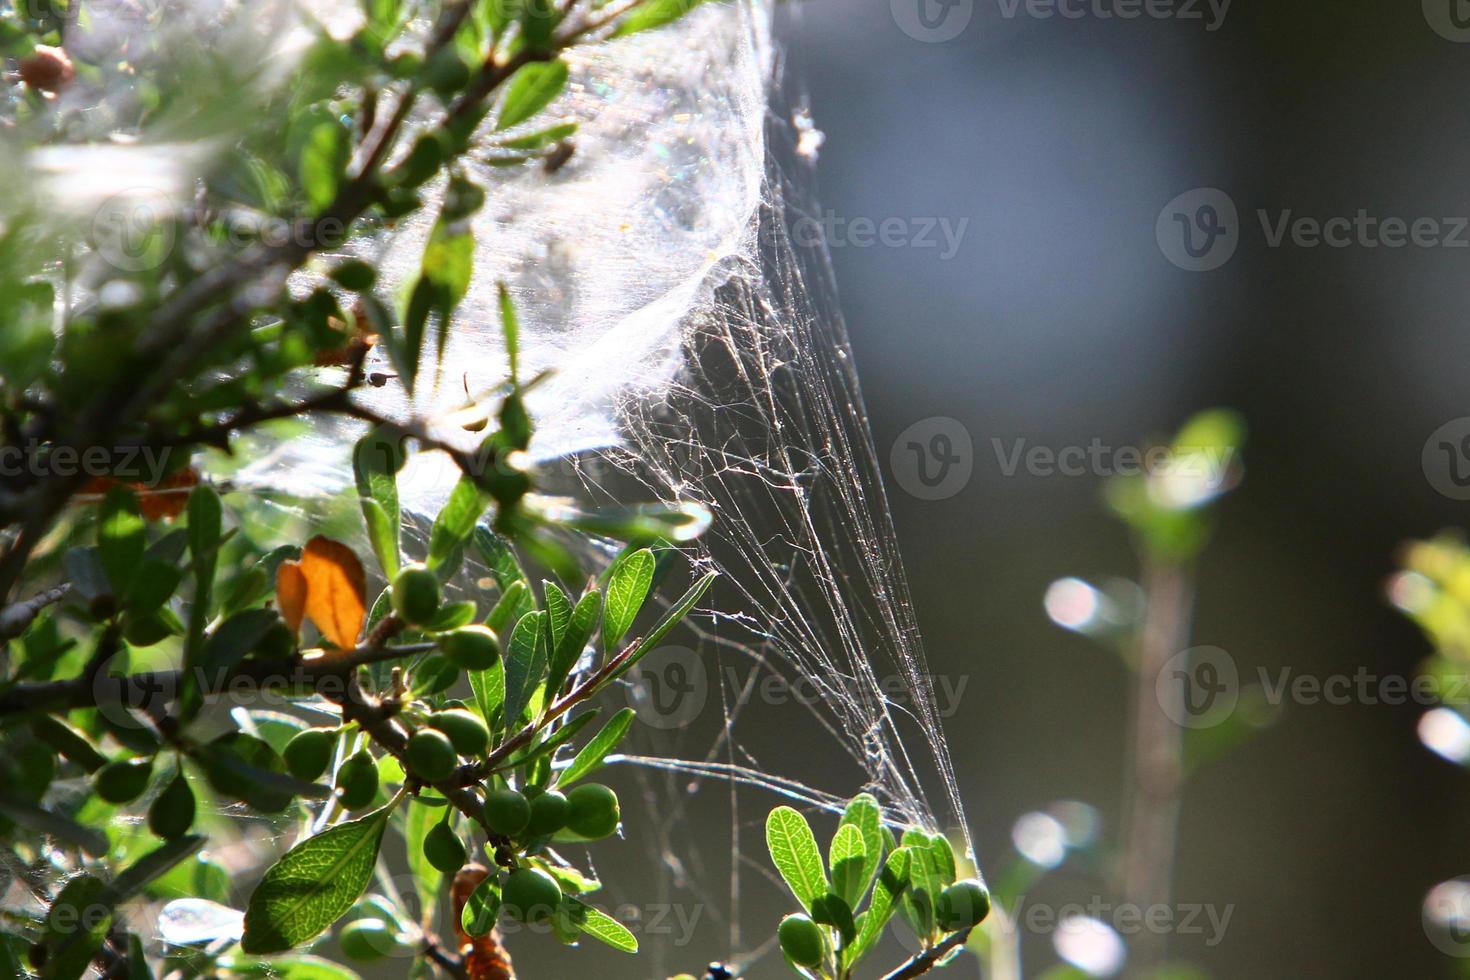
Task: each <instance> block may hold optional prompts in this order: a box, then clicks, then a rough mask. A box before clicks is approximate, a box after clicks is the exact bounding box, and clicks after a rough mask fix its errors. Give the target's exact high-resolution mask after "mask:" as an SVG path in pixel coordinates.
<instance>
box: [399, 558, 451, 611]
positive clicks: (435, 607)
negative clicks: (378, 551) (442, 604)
mask: <svg viewBox="0 0 1470 980" xmlns="http://www.w3.org/2000/svg"><path fill="white" fill-rule="evenodd" d="M439 598H440V596H439V579H438V578H436V577H435V576H434V573H433V572H431V571H429V570H428V568H426V567H425V566H423V565H407V566H405V567H404V569H403V570H402V571H400V572H399V573H398V576H397V577H396V578H395V579H393V611H394V612H396V613H397V614H398V616H399V618H400V619H402V620H403V621H404V622H406V623H408V624H409V625H410V626H422V625H424V624H425V623H428V622H431V621H432V620H433V619H434V614H435V613H437V612H438V611H439Z"/></svg>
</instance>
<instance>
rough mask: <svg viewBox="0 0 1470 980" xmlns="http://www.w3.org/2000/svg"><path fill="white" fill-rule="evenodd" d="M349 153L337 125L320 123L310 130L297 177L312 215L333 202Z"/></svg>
mask: <svg viewBox="0 0 1470 980" xmlns="http://www.w3.org/2000/svg"><path fill="white" fill-rule="evenodd" d="M350 154H351V147H349V146H348V145H347V134H346V132H345V131H344V130H343V129H342V126H341V125H339V124H338V123H336V122H320V123H317V124H316V125H315V126H313V127H312V129H311V132H310V133H309V134H308V135H307V137H306V144H305V145H304V146H303V147H302V148H301V164H300V176H301V188H302V190H304V191H305V192H306V201H307V203H308V204H309V205H310V206H311V211H312V213H313V214H321V213H322V212H323V211H325V210H326V209H327V208H328V207H330V206H331V204H332V202H333V201H334V200H336V198H337V188H338V187H340V186H341V183H342V175H343V173H344V172H345V171H346V169H347V159H348V156H349V155H350Z"/></svg>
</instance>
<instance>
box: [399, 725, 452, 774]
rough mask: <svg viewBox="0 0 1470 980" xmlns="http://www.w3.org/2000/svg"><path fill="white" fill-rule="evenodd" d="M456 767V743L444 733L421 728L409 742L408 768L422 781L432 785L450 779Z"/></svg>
mask: <svg viewBox="0 0 1470 980" xmlns="http://www.w3.org/2000/svg"><path fill="white" fill-rule="evenodd" d="M454 766H455V753H454V743H453V742H451V741H449V736H448V735H445V734H444V733H443V732H441V731H436V730H435V729H432V728H421V729H419V730H418V731H416V732H414V733H413V738H410V739H409V740H408V767H409V768H410V769H412V770H413V772H414V775H416V776H418V777H419V778H420V779H424V780H427V781H429V782H431V783H437V782H439V781H440V780H442V779H448V778H449V777H450V775H452V774H453V772H454Z"/></svg>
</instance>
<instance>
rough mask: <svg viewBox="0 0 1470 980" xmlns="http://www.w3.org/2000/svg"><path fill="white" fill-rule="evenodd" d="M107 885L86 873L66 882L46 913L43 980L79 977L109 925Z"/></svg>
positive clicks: (98, 947) (109, 906)
mask: <svg viewBox="0 0 1470 980" xmlns="http://www.w3.org/2000/svg"><path fill="white" fill-rule="evenodd" d="M112 918H113V914H112V903H111V902H110V901H109V900H108V893H107V886H106V885H104V884H103V883H102V882H101V880H99V879H97V878H94V877H93V876H91V875H89V874H82V875H78V876H77V877H75V878H73V879H71V880H70V881H68V882H67V883H66V887H64V888H62V889H61V891H60V893H58V894H57V896H56V899H55V901H53V902H52V903H51V908H50V910H49V911H48V912H47V913H46V926H45V930H44V932H43V933H42V936H41V943H42V945H44V946H45V947H46V960H45V965H44V966H43V967H42V968H41V976H42V978H43V980H78V978H79V977H81V976H82V974H84V973H86V972H87V968H88V967H89V966H90V965H91V963H92V957H93V956H95V955H96V954H97V950H98V949H100V948H101V946H102V940H103V939H105V938H106V936H107V933H108V931H109V930H110V929H111V928H112Z"/></svg>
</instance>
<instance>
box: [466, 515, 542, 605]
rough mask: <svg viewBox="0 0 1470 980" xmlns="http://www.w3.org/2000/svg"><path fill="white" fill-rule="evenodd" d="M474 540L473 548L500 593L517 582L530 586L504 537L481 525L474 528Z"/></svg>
mask: <svg viewBox="0 0 1470 980" xmlns="http://www.w3.org/2000/svg"><path fill="white" fill-rule="evenodd" d="M474 540H475V550H476V551H478V552H479V553H480V557H481V558H483V559H484V560H485V564H486V565H488V566H489V567H490V576H491V577H492V578H494V579H495V584H496V585H497V586H499V588H500V591H501V593H502V594H503V593H505V592H507V591H509V590H510V588H511V586H513V585H515V584H517V583H519V584H521V585H525V586H527V587H528V588H529V587H530V585H531V580H530V579H529V578H527V577H526V573H525V571H524V570H522V568H521V563H520V562H518V561H516V556H515V552H513V551H511V550H510V544H509V543H508V542H507V541H506V540H505V539H504V538H502V537H501V536H500V535H498V534H496V533H495V532H494V531H492V530H490V529H489V528H488V527H485V526H483V525H481V526H479V527H476V528H475V533H474ZM528 611H529V609H523V610H521V613H520V615H517V616H516V617H515V618H516V619H520V618H521V615H524V614H525V613H526V612H528Z"/></svg>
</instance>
